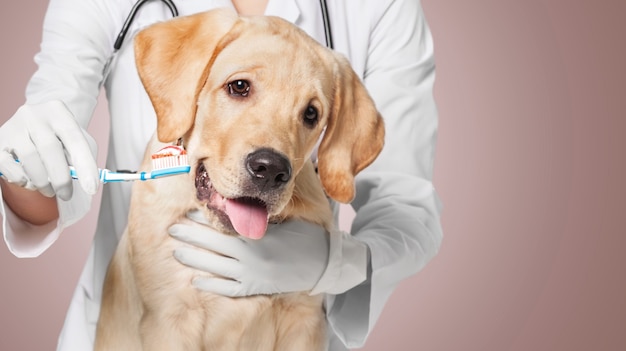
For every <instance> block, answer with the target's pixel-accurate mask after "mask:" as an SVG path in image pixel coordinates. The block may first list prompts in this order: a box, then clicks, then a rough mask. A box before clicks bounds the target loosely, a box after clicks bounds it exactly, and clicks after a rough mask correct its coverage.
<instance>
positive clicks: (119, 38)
mask: <svg viewBox="0 0 626 351" xmlns="http://www.w3.org/2000/svg"><path fill="white" fill-rule="evenodd" d="M148 1H151V0H138V1H137V2H136V3H135V5H133V7H132V8H131V10H130V13H129V14H128V17H126V21H124V25H123V26H122V29H121V30H120V34H118V35H117V39H116V40H115V44H113V48H114V50H115V51H114V52H117V51H118V50H119V49H120V48H121V47H122V43H123V42H124V37H126V33H127V32H128V28H129V27H130V25H131V23H132V22H133V19H134V18H135V15H136V14H137V11H138V10H139V8H140V7H141V6H142V5H143V4H145V3H147V2H148ZM161 1H162V2H163V3H164V4H165V5H167V7H168V8H169V9H170V12H171V13H172V17H177V16H178V9H177V8H176V5H174V2H173V1H172V0H161ZM320 7H321V9H322V20H323V21H324V36H325V38H326V46H327V47H329V48H331V49H332V48H333V36H332V33H331V31H330V20H329V18H328V6H327V5H326V0H320Z"/></svg>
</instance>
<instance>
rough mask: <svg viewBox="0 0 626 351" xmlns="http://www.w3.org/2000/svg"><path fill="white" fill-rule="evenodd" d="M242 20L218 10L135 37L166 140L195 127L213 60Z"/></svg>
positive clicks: (151, 28) (159, 128) (141, 72)
mask: <svg viewBox="0 0 626 351" xmlns="http://www.w3.org/2000/svg"><path fill="white" fill-rule="evenodd" d="M237 18H238V16H237V14H236V12H234V11H233V10H229V9H219V10H213V11H208V12H204V13H200V14H197V15H192V16H186V17H178V18H175V19H173V20H170V21H167V22H160V23H157V24H154V25H151V26H149V27H147V28H146V29H144V30H142V31H141V32H139V33H138V34H137V36H136V37H135V61H136V64H137V71H138V72H139V77H140V78H141V82H142V83H143V85H144V88H145V89H146V92H147V93H148V96H149V97H150V100H151V101H152V105H153V106H154V110H155V112H156V116H157V135H158V138H159V140H160V141H162V142H172V141H174V140H176V139H178V138H180V137H181V136H182V135H183V134H185V132H187V131H188V130H189V129H190V128H191V126H192V125H193V121H194V118H195V114H196V109H197V106H196V101H197V98H198V94H199V93H200V90H201V89H202V86H203V85H204V83H205V81H206V78H207V75H208V72H209V68H210V67H209V62H211V60H212V57H213V56H214V54H215V50H216V47H217V45H218V43H219V41H220V39H221V38H222V37H223V36H224V35H225V34H226V33H228V31H229V30H230V28H231V27H232V26H233V24H234V23H235V22H236V20H237Z"/></svg>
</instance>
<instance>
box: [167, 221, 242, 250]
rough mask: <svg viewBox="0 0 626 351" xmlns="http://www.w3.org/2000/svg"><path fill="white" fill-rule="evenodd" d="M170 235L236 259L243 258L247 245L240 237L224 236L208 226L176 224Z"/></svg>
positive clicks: (170, 229)
mask: <svg viewBox="0 0 626 351" xmlns="http://www.w3.org/2000/svg"><path fill="white" fill-rule="evenodd" d="M169 233H170V235H171V236H172V237H174V238H175V239H178V240H180V241H183V242H186V243H188V244H191V245H194V246H198V247H201V248H203V249H206V250H210V251H214V252H217V253H219V254H222V255H225V256H229V257H235V258H239V257H241V254H242V252H244V251H245V247H246V245H247V244H246V242H245V241H243V240H242V239H241V238H240V237H237V236H232V235H226V234H222V233H220V232H218V231H215V230H213V229H211V228H210V227H208V226H206V225H187V224H174V225H172V226H171V227H170V228H169Z"/></svg>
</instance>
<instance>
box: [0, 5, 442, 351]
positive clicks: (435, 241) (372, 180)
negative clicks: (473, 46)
mask: <svg viewBox="0 0 626 351" xmlns="http://www.w3.org/2000/svg"><path fill="white" fill-rule="evenodd" d="M134 1H135V0H51V1H50V6H49V9H48V11H47V14H46V17H45V22H44V33H43V40H42V46H41V52H40V53H38V54H37V56H36V62H37V64H38V66H39V69H38V70H37V72H36V73H35V74H34V76H33V78H32V79H31V81H30V82H29V84H28V88H27V101H28V102H29V103H38V102H44V101H47V100H51V99H59V100H61V101H63V102H64V103H65V104H66V105H67V107H68V108H69V109H70V110H71V112H72V113H73V114H74V116H75V117H76V119H77V120H78V121H79V123H80V124H81V125H82V126H83V127H85V128H86V126H87V125H88V123H89V121H90V119H91V117H92V114H93V110H94V107H95V104H96V99H97V96H98V94H99V91H100V88H101V86H102V85H104V86H105V87H106V91H107V97H108V101H109V110H110V115H111V137H110V145H109V150H108V158H107V164H106V167H107V168H109V169H136V168H137V166H138V165H139V164H140V160H141V159H142V156H143V152H144V147H145V145H146V142H147V140H148V139H149V137H150V136H151V134H152V133H153V131H154V129H155V127H156V120H155V117H154V111H153V109H152V107H151V105H150V103H149V100H148V98H147V96H146V93H145V91H144V90H143V87H142V86H141V84H140V82H139V79H138V77H137V74H136V69H135V66H134V58H133V53H132V47H133V46H132V43H131V41H132V39H133V36H134V34H135V33H136V32H137V31H138V30H139V29H141V28H143V27H145V26H147V25H149V24H151V23H154V22H156V21H162V20H167V19H169V18H170V17H171V15H170V13H169V10H168V9H167V7H166V6H165V5H164V4H163V3H161V2H159V1H152V2H149V3H147V4H146V5H144V7H142V9H141V10H140V11H139V13H138V15H137V17H136V18H135V20H134V22H133V24H132V25H131V27H130V30H129V33H128V35H127V37H126V40H125V43H124V46H123V47H122V49H121V50H120V51H119V52H118V56H117V57H116V59H115V61H114V62H113V63H112V70H111V74H110V75H109V76H108V78H107V79H106V80H104V81H103V70H104V66H105V65H106V62H107V59H108V58H109V57H110V56H111V54H112V50H113V43H114V41H115V39H116V36H117V34H118V32H119V30H120V28H121V26H122V23H123V21H124V20H125V18H126V16H127V15H128V13H129V11H130V8H131V6H132V5H133V3H134ZM175 3H176V5H177V7H178V10H179V12H180V15H188V14H192V13H195V12H199V11H204V10H209V9H212V8H215V7H222V6H232V4H231V2H230V1H227V0H205V1H200V0H175ZM319 6H320V5H319V3H318V1H312V0H270V1H269V4H268V7H267V10H266V14H268V15H276V16H280V17H283V18H285V19H287V20H289V21H291V22H293V23H295V24H297V25H298V26H299V27H301V28H302V29H304V30H305V31H306V32H308V33H309V34H310V35H311V36H313V37H314V38H316V39H317V40H318V41H319V42H320V43H322V44H324V43H325V41H324V31H323V21H322V16H321V9H320V7H319ZM328 10H329V13H330V17H331V28H332V32H333V39H334V44H335V49H336V50H337V51H339V52H341V53H343V54H344V55H345V56H347V57H348V59H349V60H350V62H351V63H352V66H353V68H354V70H355V71H356V72H357V73H358V74H359V75H360V76H361V78H362V79H363V80H364V83H365V85H366V86H367V88H368V90H369V92H370V94H371V95H372V97H373V99H374V100H375V102H376V104H377V107H378V109H379V110H380V111H381V113H382V115H383V117H384V118H385V124H386V129H387V137H386V145H385V148H384V150H383V152H382V154H381V155H380V157H379V158H378V160H377V161H376V162H375V163H374V164H373V165H372V166H370V167H369V168H368V169H366V170H365V171H364V172H362V173H361V174H360V175H359V176H358V178H357V197H356V199H355V200H354V202H353V204H352V205H353V207H354V208H355V210H356V213H357V214H356V217H355V220H354V223H353V226H352V232H353V233H352V234H353V235H354V236H355V237H356V238H357V239H358V240H361V241H362V242H365V243H366V244H367V245H368V246H369V248H370V252H371V267H370V269H371V271H370V272H368V279H367V281H366V282H364V283H362V284H360V285H358V286H356V287H354V288H353V289H351V290H349V291H347V292H346V293H344V294H341V295H337V296H332V295H329V296H327V299H326V304H327V316H328V321H329V323H330V326H331V331H332V332H331V337H330V339H331V340H330V345H331V346H330V349H331V350H345V349H346V346H347V347H359V346H362V345H363V343H364V342H365V339H366V337H367V335H368V334H369V332H370V331H371V330H372V328H373V326H374V324H375V322H376V320H377V318H378V317H379V315H380V313H381V311H382V309H383V306H384V304H385V302H386V301H387V299H388V297H389V295H390V294H391V292H392V291H393V289H394V288H395V286H396V285H397V284H398V283H399V282H400V281H401V280H402V279H404V278H406V277H408V276H411V275H412V274H414V273H416V272H417V271H419V270H420V269H421V268H422V267H423V266H424V265H425V264H426V263H427V262H428V261H429V260H430V259H431V258H432V257H433V256H434V255H435V254H436V253H437V251H438V249H439V246H440V243H441V238H442V232H441V226H440V219H439V213H440V206H439V201H438V198H437V195H436V193H435V192H434V189H433V186H432V183H431V179H432V170H433V156H434V144H435V139H436V130H437V111H436V107H435V102H434V99H433V94H432V88H433V82H434V61H433V43H432V39H431V35H430V32H429V30H428V26H427V24H426V22H425V19H424V18H423V13H422V9H421V7H420V4H419V1H416V0H395V1H394V0H369V1H365V0H363V1H355V0H329V1H328ZM130 187H131V184H108V185H105V186H104V187H103V197H102V203H101V206H100V214H99V218H98V225H97V230H96V234H95V238H94V243H93V245H92V248H91V252H90V254H89V258H88V260H87V263H86V265H85V267H84V270H83V272H82V275H81V277H80V281H79V284H78V287H77V288H76V290H75V293H74V297H73V299H72V302H71V305H70V308H69V310H68V313H67V317H66V320H65V324H64V328H63V331H62V333H61V336H60V338H59V344H58V350H64V351H66V350H77V351H84V350H89V349H91V348H92V346H91V345H92V343H93V338H94V331H95V324H96V321H97V318H98V312H99V301H100V295H101V287H102V282H103V279H104V274H105V271H106V268H107V264H108V261H109V259H110V257H111V255H112V253H113V251H114V249H115V246H116V244H117V241H118V239H119V237H120V235H121V233H122V232H123V229H124V227H125V226H126V221H127V213H128V206H129V197H130ZM90 202H91V198H90V197H89V196H87V195H86V194H85V193H84V192H82V190H81V189H80V187H79V186H77V185H76V186H75V187H74V195H73V198H72V199H71V200H70V201H67V202H64V201H59V207H60V218H59V220H58V221H57V222H54V223H49V224H47V225H43V226H32V225H29V224H26V223H23V222H22V221H20V220H19V219H18V218H17V217H16V216H15V215H14V214H13V213H11V211H10V209H9V208H8V207H6V206H4V205H3V204H2V206H0V211H1V212H0V214H1V215H2V218H3V233H4V238H5V241H6V243H7V245H8V247H9V249H10V250H11V252H13V253H14V254H15V255H16V256H20V257H33V256H37V255H39V254H40V253H42V252H43V251H45V250H46V249H47V248H48V247H49V246H50V245H52V244H53V243H54V241H55V240H56V239H57V238H58V236H59V234H60V233H61V232H62V230H63V228H65V227H67V226H69V225H71V224H72V223H75V222H76V221H77V220H79V219H80V218H82V217H83V216H84V214H85V213H86V212H87V211H88V209H89V205H90ZM339 340H341V341H343V343H342V342H341V341H339ZM344 345H345V346H344Z"/></svg>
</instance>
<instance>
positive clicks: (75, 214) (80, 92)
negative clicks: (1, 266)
mask: <svg viewBox="0 0 626 351" xmlns="http://www.w3.org/2000/svg"><path fill="white" fill-rule="evenodd" d="M130 6H132V2H131V1H124V0H51V1H50V3H49V5H48V9H47V11H46V15H45V18H44V23H43V33H42V41H41V47H40V51H39V52H38V53H37V54H36V55H35V62H36V63H37V67H38V68H37V71H36V72H35V73H34V75H33V76H32V78H31V79H30V81H29V83H28V85H27V88H26V103H27V104H38V103H43V102H48V101H51V100H60V101H62V102H63V103H64V104H65V106H66V107H67V108H68V109H69V110H70V112H71V113H72V114H73V115H74V118H76V120H77V121H78V122H79V124H80V126H81V127H83V128H84V129H87V126H88V124H89V121H90V120H91V117H92V115H93V111H94V109H95V106H96V102H97V99H98V95H99V93H100V87H101V85H102V81H103V70H104V67H105V64H106V63H107V60H108V59H109V57H110V56H111V54H112V51H113V42H114V40H115V36H116V34H117V31H119V28H121V25H122V21H123V20H124V17H123V13H125V11H126V12H127V11H128V9H129V8H130ZM73 194H74V195H73V197H72V199H70V200H69V201H62V200H57V201H58V205H59V214H60V216H59V217H60V218H59V220H58V221H57V222H53V223H49V224H46V225H43V226H33V225H30V224H29V223H25V222H24V221H21V220H20V219H19V218H18V217H17V216H15V215H14V214H13V213H11V211H10V209H9V208H8V207H6V206H5V204H4V203H2V204H0V205H1V206H0V214H1V215H2V230H3V234H4V239H5V242H6V243H7V246H8V248H9V250H10V251H11V252H12V253H13V254H14V255H16V256H19V257H33V256H38V255H40V254H41V253H42V252H44V251H45V250H46V249H47V248H48V247H49V246H50V245H52V243H54V241H55V240H56V239H57V238H58V236H59V234H60V233H61V231H62V229H63V228H65V227H67V226H69V225H71V224H73V223H75V222H76V221H78V220H79V219H81V218H82V217H83V216H84V215H85V214H86V213H87V212H88V210H89V207H90V204H91V196H89V195H87V194H86V193H85V192H83V191H82V189H81V188H80V186H75V187H74V192H73ZM0 195H1V193H0Z"/></svg>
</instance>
